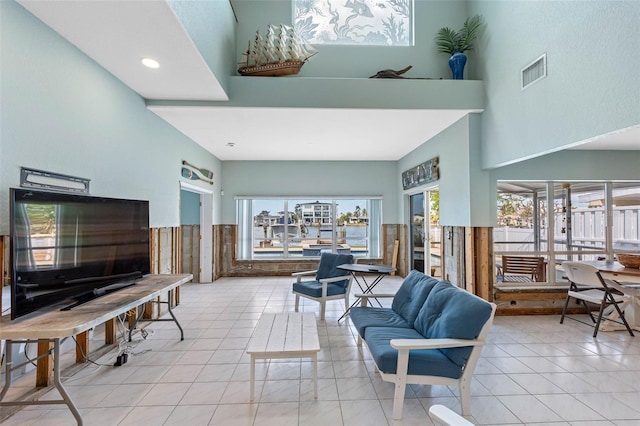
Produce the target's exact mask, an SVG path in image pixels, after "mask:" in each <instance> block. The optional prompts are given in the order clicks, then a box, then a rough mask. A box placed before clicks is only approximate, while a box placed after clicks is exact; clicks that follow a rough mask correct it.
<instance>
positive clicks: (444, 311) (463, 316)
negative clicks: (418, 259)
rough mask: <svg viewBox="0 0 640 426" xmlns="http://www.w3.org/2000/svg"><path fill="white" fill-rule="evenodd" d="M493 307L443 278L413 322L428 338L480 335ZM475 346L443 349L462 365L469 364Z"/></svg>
mask: <svg viewBox="0 0 640 426" xmlns="http://www.w3.org/2000/svg"><path fill="white" fill-rule="evenodd" d="M491 311H492V308H491V304H490V303H489V302H487V301H485V300H482V299H480V298H479V297H477V296H474V295H473V294H471V293H469V292H467V291H465V290H463V289H461V288H458V287H455V286H453V285H452V284H451V283H449V282H447V281H440V282H438V284H436V285H435V287H434V288H433V290H431V292H430V293H429V296H427V300H426V302H425V303H424V305H423V306H422V309H420V312H419V313H418V317H417V318H416V321H415V322H414V325H413V326H414V328H415V329H416V331H417V332H418V333H420V334H421V335H423V336H424V337H426V338H427V339H441V338H453V339H476V338H477V337H478V335H479V334H480V331H481V330H482V327H483V326H484V324H485V323H486V322H487V320H488V319H489V317H490V316H491ZM471 350H472V348H471V347H463V348H448V349H441V351H442V353H444V354H445V355H446V356H447V357H448V358H449V359H450V360H451V361H453V362H454V363H456V364H458V365H459V366H463V365H465V364H466V362H467V360H468V359H469V355H470V354H471Z"/></svg>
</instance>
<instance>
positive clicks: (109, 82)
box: [0, 1, 221, 234]
mask: <svg viewBox="0 0 640 426" xmlns="http://www.w3.org/2000/svg"><path fill="white" fill-rule="evenodd" d="M0 8H1V9H0V11H1V13H0V19H1V21H0V22H1V26H0V27H1V29H0V31H1V33H0V42H1V45H0V47H1V48H0V54H1V56H0V62H1V64H0V66H1V68H0V71H1V75H2V78H1V79H0V92H1V96H0V108H1V115H0V120H1V121H0V149H1V153H2V156H1V158H0V233H2V234H7V233H8V225H9V223H8V222H9V214H8V200H9V194H8V192H9V188H10V187H17V186H18V185H19V173H20V167H21V166H25V167H31V168H36V169H42V170H47V171H52V172H58V173H63V174H68V175H73V176H80V177H83V178H88V179H91V193H92V194H93V195H100V196H111V197H120V198H135V199H145V200H149V201H150V209H151V211H150V224H151V226H152V227H160V226H176V225H179V223H180V214H179V194H180V187H179V183H178V182H179V180H180V170H181V161H182V160H183V159H185V160H187V161H189V162H192V163H194V164H196V165H197V166H199V167H204V168H208V169H210V170H213V171H214V173H215V176H214V179H215V180H216V185H215V186H214V187H213V188H211V186H210V185H208V184H206V186H207V187H209V188H210V189H214V191H215V188H219V186H220V184H221V179H220V178H221V163H220V161H219V160H218V159H217V158H216V157H214V156H213V155H211V154H210V153H208V152H207V151H205V150H204V149H202V148H201V147H200V146H199V145H197V144H195V143H194V142H192V141H191V140H190V139H188V138H186V137H185V136H184V135H182V134H181V133H179V132H178V131H176V130H175V129H174V128H173V127H171V126H169V125H168V124H167V123H166V122H164V121H163V120H161V119H160V118H158V117H157V116H156V115H155V114H153V113H151V112H149V111H148V110H147V109H146V107H145V104H144V100H143V99H142V98H141V97H140V96H138V95H137V94H136V93H134V92H133V91H132V90H130V89H129V88H128V87H126V86H125V85H123V84H122V83H121V82H120V81H119V80H117V79H116V78H114V77H113V76H112V75H111V74H109V73H108V72H107V71H105V70H104V69H103V68H101V67H100V66H99V65H97V64H96V63H95V62H93V61H92V60H91V59H90V58H88V57H87V56H86V55H84V54H83V53H82V52H80V51H79V50H78V49H77V48H75V47H74V46H72V45H71V44H69V43H68V42H67V41H66V40H64V39H63V38H62V37H60V36H59V35H58V34H57V33H55V32H54V31H53V30H51V29H50V28H49V27H47V26H45V25H44V24H43V23H42V22H41V21H39V20H38V19H36V18H35V17H34V16H33V15H31V14H30V13H29V12H27V11H26V10H25V9H24V8H22V7H21V6H20V5H18V4H16V3H15V2H13V1H2V2H0ZM203 185H205V184H203ZM216 192H217V193H218V194H219V189H218V190H217V191H216ZM214 194H215V192H214ZM219 204H220V203H219V196H218V198H217V199H216V200H215V201H214V207H215V206H216V205H217V206H218V211H217V212H214V217H217V218H218V219H219Z"/></svg>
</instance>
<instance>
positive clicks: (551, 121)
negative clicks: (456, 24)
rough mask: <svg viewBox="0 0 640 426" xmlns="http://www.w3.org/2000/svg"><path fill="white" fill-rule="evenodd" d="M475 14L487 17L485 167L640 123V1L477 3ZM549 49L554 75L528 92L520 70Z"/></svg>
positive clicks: (482, 74) (481, 74) (482, 73)
mask: <svg viewBox="0 0 640 426" xmlns="http://www.w3.org/2000/svg"><path fill="white" fill-rule="evenodd" d="M470 12H471V13H481V14H482V15H483V16H484V18H485V21H486V29H485V32H484V37H483V44H481V45H480V46H479V51H481V52H482V54H481V55H478V59H477V60H478V65H479V69H478V78H481V79H483V80H484V82H485V87H486V90H487V98H488V99H489V102H488V103H487V107H486V109H485V112H484V114H483V119H482V127H483V132H482V141H483V147H482V156H483V165H484V167H496V166H500V165H504V164H508V163H511V162H514V161H518V160H521V159H525V158H528V157H531V156H535V155H538V154H539V153H548V152H552V151H555V150H558V149H559V148H561V147H563V146H567V145H569V144H572V143H575V142H578V141H581V140H584V139H587V138H591V137H594V136H598V135H601V134H604V133H608V132H611V131H614V130H617V129H622V128H626V127H629V126H633V125H639V124H640V78H638V70H640V49H639V48H638V46H640V35H639V33H638V27H639V26H640V2H638V1H636V0H629V1H479V0H476V1H472V2H471V3H470ZM543 53H546V54H547V62H548V77H547V78H545V79H543V80H541V81H540V82H538V83H536V84H535V85H533V86H531V87H530V88H528V89H526V90H524V91H521V90H520V70H521V69H522V68H524V67H525V66H527V65H528V64H529V63H530V62H532V61H533V60H535V59H536V58H538V57H539V56H540V55H542V54H543ZM540 172H541V173H539V177H541V178H544V176H545V174H546V173H545V172H544V169H542V170H541V171H540Z"/></svg>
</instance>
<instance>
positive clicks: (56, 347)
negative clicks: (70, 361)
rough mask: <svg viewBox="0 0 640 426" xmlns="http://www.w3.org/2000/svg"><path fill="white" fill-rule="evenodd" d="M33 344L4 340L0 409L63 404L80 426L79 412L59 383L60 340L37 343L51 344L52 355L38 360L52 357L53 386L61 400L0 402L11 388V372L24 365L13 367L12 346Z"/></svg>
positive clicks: (48, 354) (46, 340) (48, 353)
mask: <svg viewBox="0 0 640 426" xmlns="http://www.w3.org/2000/svg"><path fill="white" fill-rule="evenodd" d="M29 341H30V342H34V341H33V340H15V341H14V340H6V341H5V342H6V345H5V349H6V354H5V356H6V359H5V374H6V377H5V384H4V387H3V388H2V392H0V407H2V406H15V405H50V404H65V405H66V406H67V407H69V410H70V411H71V414H73V417H74V418H75V419H76V422H77V423H78V426H82V416H81V415H80V412H79V411H78V408H77V407H76V406H75V404H74V403H73V400H72V399H71V397H70V396H69V394H68V393H67V390H66V389H65V388H64V386H63V385H62V382H61V381H60V339H39V340H38V341H37V342H38V343H40V342H53V353H51V351H49V352H47V353H45V354H43V355H39V356H38V358H40V357H48V356H52V357H53V386H54V387H55V388H56V389H57V390H58V392H59V393H60V396H62V399H54V400H46V401H40V400H33V401H4V402H3V401H2V400H3V399H4V397H5V395H6V394H7V391H8V390H9V387H10V386H11V372H12V371H13V370H14V369H18V368H21V367H22V366H24V365H25V364H26V363H22V364H19V365H13V362H12V359H11V355H12V351H13V348H12V345H13V344H14V343H26V342H29Z"/></svg>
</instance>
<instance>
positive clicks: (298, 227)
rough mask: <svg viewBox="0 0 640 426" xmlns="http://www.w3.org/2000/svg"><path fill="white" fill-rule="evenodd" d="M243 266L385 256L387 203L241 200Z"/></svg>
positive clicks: (240, 256)
mask: <svg viewBox="0 0 640 426" xmlns="http://www.w3.org/2000/svg"><path fill="white" fill-rule="evenodd" d="M236 205H237V210H236V211H237V222H238V253H237V257H238V259H240V260H257V259H282V258H297V257H318V256H320V254H321V253H322V252H331V253H350V254H353V255H354V256H356V257H372V258H377V257H380V256H381V248H380V246H381V228H382V199H381V198H340V199H337V198H322V199H309V198H305V199H302V198H258V197H255V198H254V197H239V198H237V199H236Z"/></svg>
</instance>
